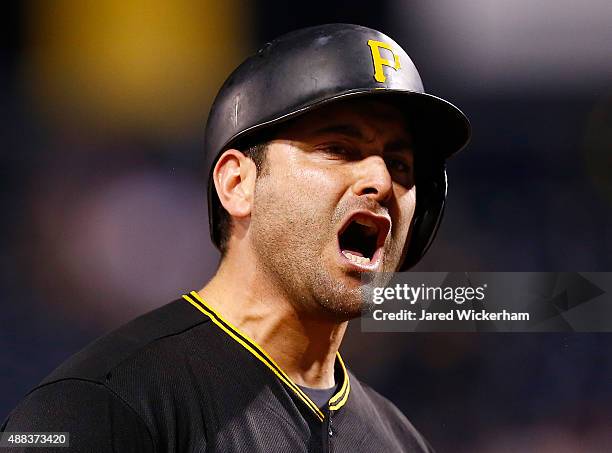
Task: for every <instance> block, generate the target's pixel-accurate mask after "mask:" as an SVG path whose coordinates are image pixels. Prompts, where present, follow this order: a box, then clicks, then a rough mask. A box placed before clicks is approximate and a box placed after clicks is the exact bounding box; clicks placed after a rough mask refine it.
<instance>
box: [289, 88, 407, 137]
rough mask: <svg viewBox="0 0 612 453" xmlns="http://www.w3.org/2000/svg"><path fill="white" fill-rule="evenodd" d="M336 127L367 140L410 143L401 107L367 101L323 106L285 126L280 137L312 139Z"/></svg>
mask: <svg viewBox="0 0 612 453" xmlns="http://www.w3.org/2000/svg"><path fill="white" fill-rule="evenodd" d="M333 125H343V126H346V125H349V126H351V127H354V128H356V129H359V130H360V131H361V132H362V133H363V134H362V135H363V136H364V138H371V139H375V138H388V139H389V140H397V139H406V140H408V139H410V132H409V124H408V122H407V121H406V118H405V116H404V114H403V113H402V112H401V110H400V109H399V108H398V107H396V106H395V105H394V104H393V103H391V102H383V101H380V100H375V99H366V98H356V99H348V100H343V101H336V102H332V103H330V104H327V105H324V106H321V107H319V108H317V109H314V110H312V111H310V112H308V113H306V114H304V115H302V116H300V117H298V118H296V119H293V120H291V121H289V122H288V123H286V124H285V125H284V126H283V127H282V128H281V129H280V130H279V135H286V134H287V133H291V134H292V135H296V134H297V135H300V136H303V135H311V134H314V133H318V132H320V131H325V130H327V127H328V126H333Z"/></svg>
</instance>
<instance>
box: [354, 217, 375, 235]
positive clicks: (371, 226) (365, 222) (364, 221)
mask: <svg viewBox="0 0 612 453" xmlns="http://www.w3.org/2000/svg"><path fill="white" fill-rule="evenodd" d="M355 223H356V224H358V225H361V226H364V227H366V228H367V234H376V233H377V232H378V227H377V226H376V224H375V223H374V222H373V221H372V220H371V219H368V218H357V219H355Z"/></svg>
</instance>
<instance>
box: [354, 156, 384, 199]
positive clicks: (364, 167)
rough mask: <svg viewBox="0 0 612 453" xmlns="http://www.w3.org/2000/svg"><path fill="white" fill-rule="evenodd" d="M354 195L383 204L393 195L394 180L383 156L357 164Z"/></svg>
mask: <svg viewBox="0 0 612 453" xmlns="http://www.w3.org/2000/svg"><path fill="white" fill-rule="evenodd" d="M352 189H353V193H354V194H355V195H358V196H367V197H368V198H370V199H372V200H375V201H377V202H379V203H381V204H383V203H384V202H386V201H388V200H389V198H390V197H391V194H392V193H393V180H392V178H391V174H390V173H389V169H388V168H387V164H386V163H385V161H384V159H383V158H382V157H381V156H376V155H372V156H368V157H366V158H364V159H362V160H360V161H359V162H356V163H355V182H354V183H353V187H352Z"/></svg>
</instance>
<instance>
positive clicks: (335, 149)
mask: <svg viewBox="0 0 612 453" xmlns="http://www.w3.org/2000/svg"><path fill="white" fill-rule="evenodd" d="M325 150H326V151H327V152H329V153H330V154H336V155H339V156H346V155H348V154H349V153H350V151H349V150H348V149H347V148H346V147H345V146H340V145H329V146H327V147H326V148H325Z"/></svg>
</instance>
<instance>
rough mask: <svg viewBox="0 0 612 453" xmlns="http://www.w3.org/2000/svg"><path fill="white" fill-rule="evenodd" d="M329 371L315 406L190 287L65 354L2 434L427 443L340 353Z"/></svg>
mask: <svg viewBox="0 0 612 453" xmlns="http://www.w3.org/2000/svg"><path fill="white" fill-rule="evenodd" d="M335 373H336V374H335V377H336V382H337V384H338V385H337V390H336V393H335V394H334V395H333V396H332V397H331V398H330V400H329V402H328V404H327V407H324V408H323V409H320V408H319V407H317V405H316V404H315V403H314V402H313V401H312V400H311V399H310V398H309V397H308V396H307V395H306V394H305V393H304V392H303V391H302V390H301V389H300V388H299V387H298V386H297V385H296V384H295V383H294V382H293V381H292V380H291V379H290V378H289V376H287V374H285V372H283V370H282V369H281V368H280V367H279V366H278V365H277V364H276V363H275V362H274V360H272V358H271V357H269V356H268V354H266V352H265V351H264V350H263V349H262V348H261V347H260V346H259V345H257V344H256V343H255V342H254V341H253V340H251V339H249V338H248V337H247V336H246V335H244V334H243V333H241V332H240V331H239V330H238V329H236V328H235V327H233V326H232V325H231V324H230V323H229V322H227V321H225V320H224V319H223V318H222V317H221V316H220V315H219V314H218V313H217V312H215V311H214V310H212V308H210V307H209V306H208V305H206V304H205V303H204V301H202V300H201V299H200V298H199V296H198V294H197V293H196V292H192V293H190V294H188V295H185V296H183V298H181V299H179V300H177V301H174V302H171V303H170V304H168V305H165V306H163V307H161V308H159V309H157V310H154V311H152V312H150V313H148V314H145V315H143V316H141V317H139V318H137V319H135V320H134V321H132V322H130V323H128V324H126V325H125V326H123V327H121V328H119V329H118V330H116V331H114V332H112V333H110V334H108V335H106V336H104V337H102V338H100V339H99V340H97V341H95V342H94V343H92V344H91V345H89V346H88V347H86V348H85V349H84V350H82V351H81V352H79V353H77V354H75V355H74V356H72V357H71V358H70V359H69V360H68V361H67V362H65V363H64V364H63V365H61V366H60V367H59V368H58V369H56V370H55V371H54V372H53V373H52V374H51V375H50V376H48V377H47V378H46V379H45V380H44V381H43V382H42V383H41V384H39V385H38V386H37V387H36V388H35V389H34V390H32V391H31V392H30V393H29V394H28V395H27V396H26V398H25V399H24V400H23V401H22V402H21V403H20V404H19V405H18V406H17V408H16V409H15V410H14V411H13V412H11V414H10V415H9V417H8V419H7V420H6V421H5V422H4V424H3V426H2V431H7V432H49V431H58V432H69V433H70V438H69V439H70V448H69V449H67V448H58V449H57V451H58V452H59V453H62V452H63V453H66V452H67V451H78V452H92V453H93V452H111V451H113V452H159V453H162V452H208V451H218V452H244V451H249V452H326V451H331V452H351V453H353V452H424V451H425V452H427V451H430V450H429V448H428V446H427V443H426V441H425V440H424V439H423V437H421V435H420V434H419V433H418V432H417V431H416V430H415V428H414V427H413V426H412V425H411V424H410V422H409V421H408V420H407V419H406V417H404V416H403V415H402V414H401V412H400V411H399V410H398V409H397V408H396V407H395V406H394V405H393V404H391V403H390V402H389V401H388V400H386V399H385V398H383V397H382V396H380V395H379V394H378V393H376V392H375V391H373V390H372V389H370V388H369V387H368V386H366V385H365V384H362V383H360V382H359V381H358V380H357V379H356V378H355V377H354V376H353V375H352V374H351V373H350V372H349V371H347V369H346V368H345V366H344V363H343V362H342V358H341V357H340V355H338V356H337V359H336V367H335ZM13 451H17V450H13ZM37 451H42V450H37ZM46 451H51V450H46Z"/></svg>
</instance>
